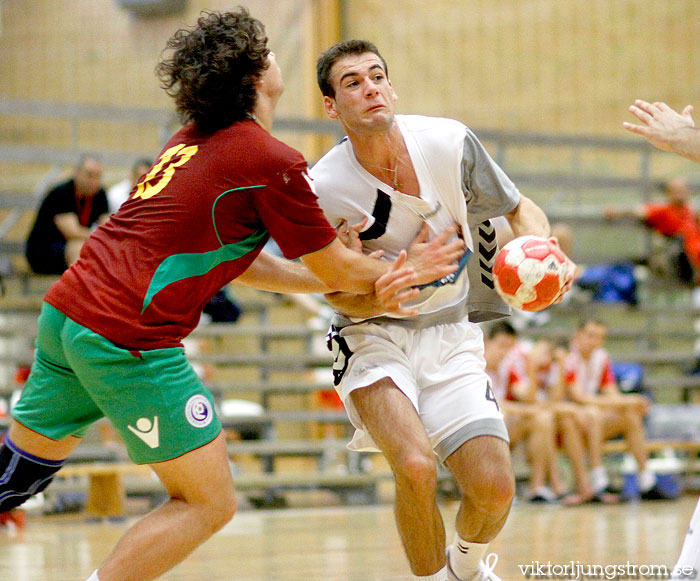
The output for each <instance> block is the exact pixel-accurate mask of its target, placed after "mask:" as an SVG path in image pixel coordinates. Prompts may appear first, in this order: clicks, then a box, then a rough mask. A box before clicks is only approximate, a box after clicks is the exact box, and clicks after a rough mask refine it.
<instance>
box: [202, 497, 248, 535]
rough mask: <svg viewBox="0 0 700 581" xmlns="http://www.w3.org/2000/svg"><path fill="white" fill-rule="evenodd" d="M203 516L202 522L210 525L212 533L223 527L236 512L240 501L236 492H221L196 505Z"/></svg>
mask: <svg viewBox="0 0 700 581" xmlns="http://www.w3.org/2000/svg"><path fill="white" fill-rule="evenodd" d="M194 506H195V507H196V508H197V510H198V512H199V514H200V517H201V521H202V523H204V525H205V526H207V527H210V530H211V534H214V533H215V532H217V531H218V530H220V529H222V528H223V527H224V526H226V524H227V523H228V522H229V521H230V520H231V519H232V518H233V516H234V514H236V509H237V508H238V503H237V501H236V496H235V494H221V495H215V496H212V497H211V498H209V499H208V500H207V501H205V502H200V503H197V504H195V505H194Z"/></svg>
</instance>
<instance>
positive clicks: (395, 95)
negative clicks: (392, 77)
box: [387, 81, 399, 103]
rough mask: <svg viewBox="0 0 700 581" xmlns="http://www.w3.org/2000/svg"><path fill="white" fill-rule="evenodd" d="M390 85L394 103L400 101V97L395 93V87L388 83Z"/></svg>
mask: <svg viewBox="0 0 700 581" xmlns="http://www.w3.org/2000/svg"><path fill="white" fill-rule="evenodd" d="M387 82H388V83H389V86H390V87H391V98H392V99H393V100H394V103H396V101H398V100H399V96H398V95H397V94H396V91H394V86H393V85H392V84H391V81H387Z"/></svg>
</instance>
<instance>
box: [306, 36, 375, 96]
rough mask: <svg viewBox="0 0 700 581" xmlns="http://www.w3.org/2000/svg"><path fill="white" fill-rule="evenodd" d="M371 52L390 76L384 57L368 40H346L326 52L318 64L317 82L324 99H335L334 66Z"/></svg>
mask: <svg viewBox="0 0 700 581" xmlns="http://www.w3.org/2000/svg"><path fill="white" fill-rule="evenodd" d="M366 52H371V53H374V54H376V55H377V56H378V57H379V60H381V61H382V65H383V66H384V73H385V74H386V76H387V77H388V76H389V67H387V66H386V61H385V60H384V57H383V56H382V55H381V54H380V53H379V50H378V49H377V47H376V46H374V44H372V43H371V42H370V41H368V40H344V41H342V42H338V43H336V44H334V45H333V46H332V47H330V48H329V49H328V50H327V51H325V52H324V53H323V54H322V55H321V56H320V57H319V58H318V61H317V62H316V81H317V82H318V88H319V89H321V93H322V94H323V96H324V97H335V90H334V89H333V86H332V85H331V78H330V77H331V69H332V68H333V65H334V64H335V63H336V62H337V61H338V60H340V59H341V58H343V57H346V56H349V55H355V54H364V53H366Z"/></svg>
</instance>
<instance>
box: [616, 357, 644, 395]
mask: <svg viewBox="0 0 700 581" xmlns="http://www.w3.org/2000/svg"><path fill="white" fill-rule="evenodd" d="M612 372H613V375H614V376H615V379H616V380H617V386H618V387H619V388H620V391H622V392H624V393H645V392H644V367H642V365H641V364H640V363H634V362H627V361H613V363H612Z"/></svg>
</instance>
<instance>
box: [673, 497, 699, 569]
mask: <svg viewBox="0 0 700 581" xmlns="http://www.w3.org/2000/svg"><path fill="white" fill-rule="evenodd" d="M681 567H683V568H688V569H695V571H696V572H697V571H700V501H699V502H698V504H697V506H696V507H695V512H694V513H693V516H692V518H691V519H690V525H689V526H688V532H687V534H686V535H685V541H684V542H683V548H682V549H681V555H680V557H678V563H676V567H675V570H676V571H678V570H679V569H680V568H681ZM679 578H680V577H679Z"/></svg>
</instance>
